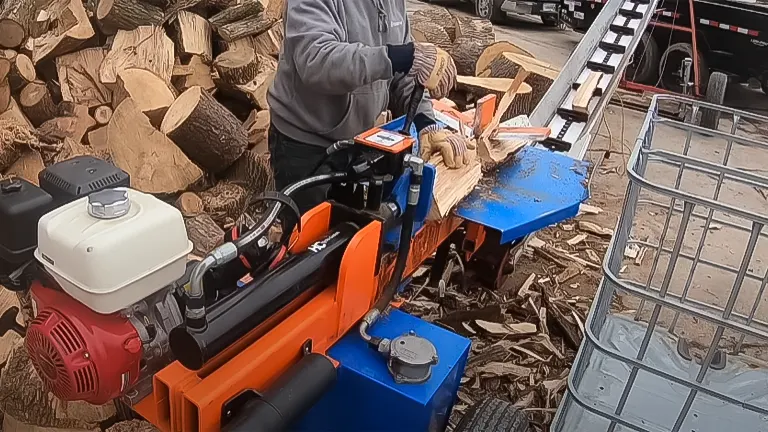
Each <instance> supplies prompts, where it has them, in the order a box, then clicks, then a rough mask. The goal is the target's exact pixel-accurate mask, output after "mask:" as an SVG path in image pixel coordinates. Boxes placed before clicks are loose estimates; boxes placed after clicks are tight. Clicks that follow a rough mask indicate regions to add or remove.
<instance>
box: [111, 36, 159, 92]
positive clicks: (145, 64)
mask: <svg viewBox="0 0 768 432" xmlns="http://www.w3.org/2000/svg"><path fill="white" fill-rule="evenodd" d="M173 52H174V50H173V42H172V41H171V39H169V38H168V36H166V35H165V31H164V30H163V29H162V27H156V26H141V27H139V28H137V29H136V30H133V31H127V30H118V32H117V34H116V35H115V40H114V41H113V42H112V48H111V49H110V50H109V52H108V53H107V55H106V57H104V61H103V62H102V64H101V69H100V70H99V78H100V79H101V82H102V83H103V84H105V85H107V86H109V85H110V84H114V83H115V82H117V75H118V74H119V73H120V71H121V70H125V69H130V68H139V69H146V70H148V71H150V72H153V73H154V74H155V75H157V76H159V77H160V78H162V79H163V81H165V82H167V83H170V82H171V74H172V73H173V63H174V54H173Z"/></svg>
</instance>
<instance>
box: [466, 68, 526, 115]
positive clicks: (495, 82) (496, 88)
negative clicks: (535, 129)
mask: <svg viewBox="0 0 768 432" xmlns="http://www.w3.org/2000/svg"><path fill="white" fill-rule="evenodd" d="M513 82H514V80H513V79H510V78H482V77H468V76H459V77H458V78H457V87H458V88H459V89H460V90H464V91H468V92H470V93H471V94H472V95H473V98H471V99H472V100H478V99H480V98H481V97H483V96H485V95H487V94H493V95H496V108H497V109H498V108H499V104H500V103H501V100H502V98H503V97H504V94H505V93H506V92H507V90H508V89H509V88H510V86H512V83H513ZM531 93H532V90H531V86H529V85H528V84H526V83H522V84H521V85H520V87H519V88H518V89H517V93H516V96H515V99H514V100H513V101H512V103H511V104H510V105H509V108H507V110H506V112H505V113H504V114H503V115H502V116H501V121H502V122H504V121H506V120H509V119H511V118H512V117H517V116H519V115H521V114H530V113H531V110H532V109H533V107H532V106H531Z"/></svg>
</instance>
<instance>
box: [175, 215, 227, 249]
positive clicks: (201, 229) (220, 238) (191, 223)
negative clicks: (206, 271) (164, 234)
mask: <svg viewBox="0 0 768 432" xmlns="http://www.w3.org/2000/svg"><path fill="white" fill-rule="evenodd" d="M184 225H186V228H187V237H189V241H191V242H192V245H193V246H194V248H193V249H192V254H193V255H197V256H201V257H202V256H205V255H206V254H208V252H210V251H212V250H213V249H214V248H216V247H217V246H220V245H221V244H223V243H224V230H223V229H221V227H220V226H218V225H216V222H214V221H213V219H211V217H210V216H209V215H207V214H205V213H203V214H199V215H197V216H194V217H191V218H185V219H184Z"/></svg>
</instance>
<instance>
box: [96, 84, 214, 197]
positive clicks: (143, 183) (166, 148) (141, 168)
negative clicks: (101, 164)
mask: <svg viewBox="0 0 768 432" xmlns="http://www.w3.org/2000/svg"><path fill="white" fill-rule="evenodd" d="M212 142H215V141H212ZM107 143H108V144H107V146H108V148H109V152H110V153H111V154H112V159H113V162H114V163H115V165H117V166H118V167H120V168H122V169H123V170H125V171H126V172H127V173H128V174H130V175H131V186H132V187H134V188H136V189H138V190H141V191H144V192H148V193H175V192H177V191H180V190H185V189H187V188H188V187H189V185H190V184H192V183H194V182H196V181H197V180H199V179H200V178H201V177H202V175H203V173H202V171H201V170H200V168H198V167H197V166H196V165H195V164H193V163H192V162H191V161H190V160H189V159H188V158H187V156H186V155H184V152H182V151H181V149H180V148H179V147H177V146H176V145H175V144H174V143H173V142H172V141H171V140H170V139H168V137H166V136H165V135H163V134H162V133H159V132H158V131H157V130H156V129H155V128H154V127H153V126H152V124H151V123H150V122H149V119H148V118H147V117H146V116H145V115H144V114H142V112H141V110H139V108H138V106H137V105H136V103H135V102H134V101H133V99H130V98H128V99H125V100H123V102H122V103H120V105H119V106H118V107H117V108H116V109H115V111H114V113H113V114H112V119H111V120H110V121H109V125H107Z"/></svg>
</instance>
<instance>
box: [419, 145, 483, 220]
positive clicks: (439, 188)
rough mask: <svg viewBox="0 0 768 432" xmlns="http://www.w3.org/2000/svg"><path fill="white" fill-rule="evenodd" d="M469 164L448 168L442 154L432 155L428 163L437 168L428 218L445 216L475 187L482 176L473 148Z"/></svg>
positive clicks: (434, 218)
mask: <svg viewBox="0 0 768 432" xmlns="http://www.w3.org/2000/svg"><path fill="white" fill-rule="evenodd" d="M468 151H469V152H471V153H472V156H471V161H472V162H470V163H469V165H467V166H464V167H462V168H459V169H449V168H448V167H446V166H445V164H444V163H443V158H442V156H439V155H438V156H433V157H432V158H431V159H430V160H429V163H431V164H432V165H434V166H435V169H436V170H437V174H436V176H437V177H436V178H437V180H436V181H435V187H434V189H433V191H432V207H430V209H429V215H428V216H427V219H428V220H440V219H442V218H444V217H446V216H447V215H448V214H449V213H450V212H451V210H452V209H453V208H454V207H455V206H456V204H458V203H459V201H461V200H462V199H464V197H466V196H467V195H469V193H470V192H472V190H474V189H475V186H477V183H478V182H479V181H480V179H481V178H482V177H483V172H482V169H481V166H480V162H479V161H478V160H477V157H476V155H475V151H474V150H468Z"/></svg>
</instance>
